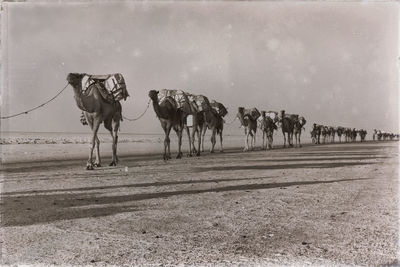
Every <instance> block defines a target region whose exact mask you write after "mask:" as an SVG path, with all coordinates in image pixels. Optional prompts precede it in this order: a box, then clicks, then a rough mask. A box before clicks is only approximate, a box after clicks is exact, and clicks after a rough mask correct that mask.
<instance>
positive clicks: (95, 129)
mask: <svg viewBox="0 0 400 267" xmlns="http://www.w3.org/2000/svg"><path fill="white" fill-rule="evenodd" d="M100 123H101V120H99V119H94V120H93V125H92V126H93V127H92V132H93V135H92V142H91V144H90V149H89V159H88V161H87V163H86V169H87V170H93V162H92V161H93V149H94V146H95V143H96V138H97V132H98V130H99V126H100Z"/></svg>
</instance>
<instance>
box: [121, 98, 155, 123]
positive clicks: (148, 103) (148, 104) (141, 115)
mask: <svg viewBox="0 0 400 267" xmlns="http://www.w3.org/2000/svg"><path fill="white" fill-rule="evenodd" d="M150 101H151V99H149V102H147V107H146V109H145V110H144V111H143V113H142V114H140V115H139V117H137V118H134V119H130V118H127V117H125V116H122V118H124V119H125V120H128V121H137V120H138V119H140V118H141V117H143V116H144V114H145V113H146V111H147V110H148V109H149V106H150Z"/></svg>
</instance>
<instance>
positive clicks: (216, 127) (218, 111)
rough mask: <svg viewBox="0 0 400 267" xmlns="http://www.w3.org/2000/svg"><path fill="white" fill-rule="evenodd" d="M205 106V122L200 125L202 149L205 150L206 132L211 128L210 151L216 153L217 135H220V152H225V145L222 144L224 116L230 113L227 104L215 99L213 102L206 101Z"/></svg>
mask: <svg viewBox="0 0 400 267" xmlns="http://www.w3.org/2000/svg"><path fill="white" fill-rule="evenodd" d="M204 104H205V108H204V110H203V118H204V122H203V125H200V128H201V133H202V134H201V136H202V139H201V143H202V150H203V151H204V137H205V134H206V131H207V129H211V149H210V153H214V147H215V144H216V142H217V141H216V135H217V134H218V135H219V140H220V144H221V147H220V152H224V147H223V145H222V141H223V137H222V132H223V130H224V119H223V118H224V117H225V116H226V114H228V111H227V110H226V108H225V106H224V105H223V104H222V103H219V102H217V101H215V100H213V101H212V102H211V104H210V103H209V102H208V101H204Z"/></svg>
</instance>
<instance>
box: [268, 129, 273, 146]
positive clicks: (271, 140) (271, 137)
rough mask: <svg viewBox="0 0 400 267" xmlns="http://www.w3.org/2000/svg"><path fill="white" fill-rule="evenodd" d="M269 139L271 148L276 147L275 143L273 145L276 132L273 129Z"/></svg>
mask: <svg viewBox="0 0 400 267" xmlns="http://www.w3.org/2000/svg"><path fill="white" fill-rule="evenodd" d="M268 141H269V149H273V148H274V145H273V143H274V132H273V130H272V133H270V136H269V140H268Z"/></svg>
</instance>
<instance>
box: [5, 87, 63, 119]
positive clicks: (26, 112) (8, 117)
mask: <svg viewBox="0 0 400 267" xmlns="http://www.w3.org/2000/svg"><path fill="white" fill-rule="evenodd" d="M68 85H69V83H67V84H66V85H65V86H64V88H63V89H62V90H61V91H60V92H58V93H57V94H56V95H55V96H53V97H52V98H51V99H49V100H47V101H46V102H44V103H43V104H40V105H39V106H36V107H34V108H31V109H28V110H26V111H23V112H20V113H17V114H13V115H9V116H2V117H1V119H2V120H4V119H10V118H13V117H17V116H20V115H23V114H28V113H29V112H31V111H34V110H36V109H38V108H41V107H43V106H44V105H46V104H48V103H50V102H51V101H53V100H54V99H56V98H57V97H58V96H59V95H60V94H61V93H62V92H64V90H65V89H66V88H67V87H68Z"/></svg>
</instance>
